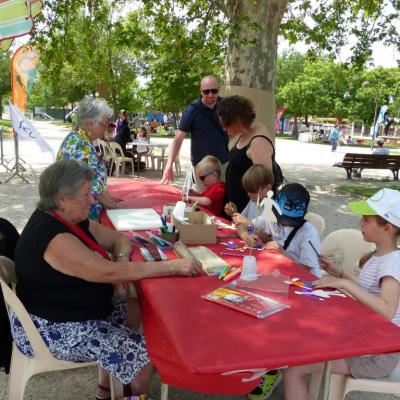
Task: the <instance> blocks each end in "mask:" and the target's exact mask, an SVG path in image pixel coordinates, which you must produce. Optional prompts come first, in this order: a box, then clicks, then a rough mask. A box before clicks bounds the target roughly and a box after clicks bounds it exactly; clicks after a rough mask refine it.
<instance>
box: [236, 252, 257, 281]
mask: <svg viewBox="0 0 400 400" xmlns="http://www.w3.org/2000/svg"><path fill="white" fill-rule="evenodd" d="M240 279H243V280H244V281H255V280H256V279H257V263H256V258H255V257H254V256H244V257H243V267H242V273H241V274H240Z"/></svg>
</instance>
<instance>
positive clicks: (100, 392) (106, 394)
mask: <svg viewBox="0 0 400 400" xmlns="http://www.w3.org/2000/svg"><path fill="white" fill-rule="evenodd" d="M96 400H111V393H110V388H109V387H107V386H103V385H100V383H99V384H98V385H97V391H96Z"/></svg>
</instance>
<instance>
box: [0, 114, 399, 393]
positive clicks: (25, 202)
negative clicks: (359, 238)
mask: <svg viewBox="0 0 400 400" xmlns="http://www.w3.org/2000/svg"><path fill="white" fill-rule="evenodd" d="M35 125H36V126H37V128H38V129H39V131H40V132H41V133H42V135H43V136H44V137H45V138H46V139H47V140H48V141H49V143H50V144H51V146H52V147H53V148H54V149H55V151H56V150H57V149H58V146H59V144H60V141H61V140H62V138H63V137H64V136H65V135H66V133H67V130H66V129H65V128H60V127H59V126H57V125H55V124H52V123H48V122H36V123H35ZM162 140H165V141H170V139H162ZM276 147H277V155H278V157H277V160H278V162H279V163H280V165H281V166H282V169H283V171H284V174H285V177H286V179H287V180H288V181H289V182H300V183H303V184H304V185H305V186H306V187H307V188H308V189H309V191H310V192H311V203H310V208H309V209H310V211H314V212H317V213H318V214H320V215H322V216H323V217H324V218H325V222H326V228H325V232H324V234H323V236H325V235H326V234H328V233H330V232H332V231H334V230H336V229H339V228H345V227H346V228H353V227H354V228H355V227H357V224H358V218H357V217H355V216H353V215H352V214H351V213H349V211H348V210H347V209H346V204H347V202H348V201H349V200H350V199H351V196H349V195H346V194H340V193H338V192H337V191H335V188H336V187H337V186H338V185H342V184H346V180H345V177H346V174H345V171H343V170H342V169H340V168H333V167H332V164H333V163H334V162H335V161H340V160H342V158H343V155H344V153H345V152H347V151H348V150H349V149H348V148H346V147H340V148H339V149H338V151H337V152H336V153H332V152H331V151H330V147H329V146H327V145H317V144H308V143H300V142H297V141H291V140H280V139H278V140H277V142H276ZM13 149H14V146H13V142H12V140H11V139H10V138H6V139H5V142H4V153H5V158H6V159H7V160H10V159H11V158H12V156H13V151H14V150H13ZM351 151H354V148H353V149H352V150H351ZM357 151H358V152H366V153H367V152H369V150H368V149H363V148H359V149H357ZM20 155H21V157H22V158H23V159H24V160H25V161H26V162H27V165H26V168H27V171H26V173H24V176H25V177H26V178H27V179H28V180H29V181H30V183H29V184H26V183H23V182H22V180H20V179H19V178H18V177H15V178H14V179H12V180H11V181H10V182H9V183H7V184H0V215H1V216H3V217H5V218H8V219H9V220H10V221H12V222H13V223H14V224H15V225H16V226H17V228H18V229H19V230H21V229H22V228H23V226H24V225H25V223H26V221H27V218H28V217H29V215H30V214H31V212H32V210H33V209H34V207H35V203H36V201H37V197H38V195H37V182H38V177H39V175H40V172H41V171H42V170H43V169H44V168H45V167H46V166H47V165H48V164H49V163H51V161H52V159H51V157H50V156H49V155H48V154H45V153H44V154H43V153H41V152H40V150H39V148H38V147H37V146H36V145H35V144H34V143H32V142H21V143H20ZM181 162H182V164H183V170H184V171H185V170H186V168H187V166H188V164H189V141H187V140H186V141H185V142H184V146H183V148H182V150H181ZM10 165H12V163H11V164H10ZM9 175H10V173H9V172H8V171H6V169H5V168H3V167H2V166H0V181H1V182H4V180H5V179H6V178H7V177H8V176H9ZM141 175H142V176H143V177H145V178H152V179H159V178H160V177H161V173H160V172H159V171H157V172H154V171H153V172H146V173H144V174H141ZM390 175H391V173H390V171H387V172H381V171H377V172H373V171H372V172H370V171H364V173H363V176H364V178H363V179H362V180H361V181H356V182H355V184H362V185H369V184H376V183H377V182H380V184H381V185H382V186H384V183H385V181H386V180H387V179H391V176H390ZM182 180H183V177H181V178H179V179H177V181H176V182H175V184H177V185H178V186H179V185H182ZM96 375H97V372H96V369H95V368H86V369H80V370H75V371H65V372H62V373H49V374H42V375H39V376H36V377H34V378H32V379H31V380H30V381H29V383H28V386H27V390H26V393H25V399H35V400H36V399H42V400H50V399H54V398H58V399H60V400H70V399H82V400H83V399H93V398H94V390H95V387H96ZM6 382H7V377H6V375H5V374H4V373H3V372H0V400H3V399H5V394H6V386H7V384H6ZM151 392H152V394H153V395H154V396H155V398H159V380H158V378H157V377H156V376H155V378H154V380H153V384H152V390H151ZM169 398H170V400H189V399H193V400H205V399H210V400H211V399H213V400H216V399H221V400H240V399H244V398H245V397H243V396H220V395H205V394H197V393H193V392H189V391H185V390H180V389H174V388H172V389H171V390H170V396H169ZM347 398H348V399H352V400H361V399H366V400H383V399H388V400H391V399H395V398H398V397H395V396H389V395H373V394H364V393H363V394H360V393H356V392H355V393H352V394H350V395H348V396H347ZM273 399H275V400H278V399H279V400H280V399H283V396H282V393H281V390H280V388H279V390H276V392H275V393H274V395H273Z"/></svg>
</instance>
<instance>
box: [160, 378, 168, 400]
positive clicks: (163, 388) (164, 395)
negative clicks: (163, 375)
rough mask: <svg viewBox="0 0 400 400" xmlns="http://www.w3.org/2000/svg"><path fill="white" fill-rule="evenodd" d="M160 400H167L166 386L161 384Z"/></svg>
mask: <svg viewBox="0 0 400 400" xmlns="http://www.w3.org/2000/svg"><path fill="white" fill-rule="evenodd" d="M160 400H168V385H167V384H166V383H162V382H161V397H160Z"/></svg>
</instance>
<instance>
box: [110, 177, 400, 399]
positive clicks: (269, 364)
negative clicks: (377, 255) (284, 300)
mask: <svg viewBox="0 0 400 400" xmlns="http://www.w3.org/2000/svg"><path fill="white" fill-rule="evenodd" d="M120 182H121V181H111V183H110V190H111V192H112V193H113V194H115V195H117V196H121V195H123V193H122V192H121V191H122V190H123V191H126V193H129V199H128V198H126V202H127V203H129V204H130V206H135V207H138V206H139V207H140V206H142V205H143V206H146V207H149V206H155V208H156V209H157V206H156V205H159V206H161V205H162V204H160V203H159V200H160V198H162V202H164V199H165V198H166V197H168V200H166V202H169V201H171V199H172V197H173V196H174V195H176V192H174V189H172V188H170V187H165V186H163V187H160V186H159V185H157V184H155V183H154V182H149V181H125V182H126V183H124V185H123V188H122V184H121V183H120ZM142 190H143V191H145V193H143V194H141V193H142ZM164 190H165V197H163V196H162V195H161V193H160V192H164ZM153 194H154V197H153ZM122 197H124V196H122ZM143 198H145V199H146V201H145V202H143ZM131 201H132V203H130V202H131ZM209 247H210V248H211V249H212V250H216V251H218V250H219V249H221V248H222V247H221V245H214V246H209ZM228 261H232V263H236V264H237V263H238V262H240V261H238V259H237V258H234V257H232V259H231V260H228ZM257 265H258V267H259V268H260V269H262V270H265V271H270V270H273V269H275V268H278V269H279V270H280V272H281V273H284V274H287V275H290V276H291V277H299V278H301V279H303V280H310V278H312V275H310V274H309V273H308V272H307V271H306V270H305V269H304V268H302V267H300V266H299V265H297V264H296V263H295V262H293V261H291V260H289V259H287V258H286V257H284V256H282V255H281V254H279V253H278V252H276V251H263V252H260V253H257ZM221 284H222V283H221V281H219V280H217V279H216V278H215V277H201V278H179V277H176V278H158V279H145V280H142V281H141V282H139V283H138V291H139V298H140V301H141V308H142V318H143V324H144V332H145V336H146V341H147V348H148V351H149V354H150V357H151V360H152V361H153V363H154V365H155V366H156V368H157V370H158V371H159V373H160V376H161V380H162V382H164V383H167V384H170V385H173V386H176V387H181V388H186V389H190V390H196V391H201V392H210V393H226V394H229V393H231V394H241V393H246V392H248V391H249V390H251V388H253V387H254V386H255V384H254V381H253V383H243V382H241V378H242V377H243V374H235V375H232V376H221V373H223V372H227V371H236V370H252V369H259V368H265V369H273V368H279V367H285V366H294V365H301V364H308V363H313V362H319V361H326V360H333V359H339V358H344V357H351V356H357V355H365V354H380V353H390V352H399V351H400V330H399V328H398V327H397V326H395V325H394V324H392V323H390V322H389V321H387V320H386V319H384V318H383V317H381V316H380V315H378V314H376V313H374V312H373V311H372V310H371V309H369V308H367V307H366V306H364V305H362V304H360V303H358V302H356V301H354V300H352V299H350V298H339V297H338V298H331V299H326V300H324V301H317V300H315V299H312V298H309V297H306V296H298V295H296V294H294V293H293V292H294V291H295V290H296V289H294V288H290V290H289V296H288V303H289V305H290V308H289V309H287V310H284V311H282V312H279V313H277V314H275V315H272V316H269V317H267V318H265V319H262V320H258V319H256V318H254V317H251V316H248V315H245V314H242V313H240V312H237V311H234V310H231V309H228V308H226V307H222V306H219V305H216V304H213V303H210V302H208V301H206V300H204V299H202V298H201V296H202V295H203V294H206V293H208V292H210V291H211V290H212V289H214V288H216V287H218V286H220V285H221ZM248 375H249V374H247V376H248Z"/></svg>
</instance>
